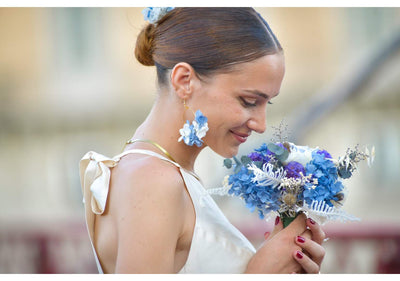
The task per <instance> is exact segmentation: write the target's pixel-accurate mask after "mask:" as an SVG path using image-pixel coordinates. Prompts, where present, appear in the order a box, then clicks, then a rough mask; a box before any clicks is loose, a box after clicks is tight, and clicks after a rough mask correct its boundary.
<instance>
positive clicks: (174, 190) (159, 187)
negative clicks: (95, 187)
mask: <svg viewBox="0 0 400 281" xmlns="http://www.w3.org/2000/svg"><path fill="white" fill-rule="evenodd" d="M110 185H111V186H110V187H111V193H112V194H113V196H112V197H113V201H114V202H115V201H116V202H115V203H117V204H116V206H117V209H120V208H119V206H120V204H123V203H127V204H129V206H131V208H134V207H135V206H138V205H139V204H143V203H146V202H147V203H149V204H151V205H153V207H154V208H160V207H163V208H165V207H166V206H165V205H168V207H167V208H172V207H179V206H180V205H181V204H179V203H180V201H181V200H182V199H183V198H182V195H183V194H184V190H185V185H184V181H183V179H182V177H181V174H180V172H179V170H178V168H177V167H176V166H175V165H173V164H172V163H169V162H167V161H164V160H161V159H159V158H156V157H153V156H147V155H127V156H125V157H124V158H122V159H121V161H120V163H118V165H117V166H116V167H115V168H113V171H112V173H111V182H110ZM115 211H117V212H118V210H115Z"/></svg>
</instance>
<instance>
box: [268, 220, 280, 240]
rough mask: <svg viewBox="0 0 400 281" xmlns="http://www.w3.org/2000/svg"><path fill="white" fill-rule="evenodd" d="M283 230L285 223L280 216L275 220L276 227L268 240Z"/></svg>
mask: <svg viewBox="0 0 400 281" xmlns="http://www.w3.org/2000/svg"><path fill="white" fill-rule="evenodd" d="M282 229H283V223H282V220H281V218H280V217H279V216H277V217H276V219H275V227H274V229H273V230H272V232H271V234H270V235H269V237H268V238H272V237H274V235H275V234H277V233H278V232H279V231H281V230H282Z"/></svg>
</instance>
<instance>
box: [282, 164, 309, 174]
mask: <svg viewBox="0 0 400 281" xmlns="http://www.w3.org/2000/svg"><path fill="white" fill-rule="evenodd" d="M285 171H286V177H288V178H300V177H301V176H300V172H301V173H302V174H303V175H305V173H306V170H305V169H304V167H303V165H301V164H300V163H299V162H296V161H291V162H289V163H288V164H287V165H286V166H285Z"/></svg>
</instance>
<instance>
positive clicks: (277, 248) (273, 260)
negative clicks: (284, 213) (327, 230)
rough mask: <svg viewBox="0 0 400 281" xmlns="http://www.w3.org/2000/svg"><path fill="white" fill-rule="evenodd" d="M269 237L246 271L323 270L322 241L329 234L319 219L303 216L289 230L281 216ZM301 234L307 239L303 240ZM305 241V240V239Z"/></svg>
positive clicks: (308, 271) (295, 271)
mask: <svg viewBox="0 0 400 281" xmlns="http://www.w3.org/2000/svg"><path fill="white" fill-rule="evenodd" d="M307 228H309V229H307ZM266 236H267V237H266V238H267V240H266V241H265V242H264V243H263V244H262V245H261V247H260V249H259V250H258V251H257V253H256V254H255V255H254V256H253V258H252V259H251V260H250V262H249V264H248V266H247V270H246V272H248V273H301V272H307V273H313V272H319V268H320V265H321V262H322V259H323V257H324V254H325V250H324V249H323V248H322V247H321V245H320V244H322V242H323V240H324V238H325V234H324V232H323V231H322V229H321V228H320V226H319V225H317V224H316V223H315V222H313V221H311V220H310V219H307V220H306V216H305V215H304V214H301V215H299V216H298V217H297V218H296V219H295V220H294V221H293V222H292V223H291V224H290V225H289V226H288V227H286V228H285V229H284V228H283V224H282V222H281V220H280V219H279V217H278V218H277V221H276V225H275V228H274V230H273V232H272V233H271V234H267V235H266ZM298 236H300V237H302V238H303V239H301V238H300V239H299V238H298ZM303 240H304V242H301V241H303ZM303 250H304V252H303ZM298 253H299V254H298ZM301 254H302V257H301V258H300V257H299V256H300V255H301ZM298 255H299V256H298ZM308 255H309V256H308Z"/></svg>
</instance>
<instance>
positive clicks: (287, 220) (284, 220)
mask: <svg viewBox="0 0 400 281" xmlns="http://www.w3.org/2000/svg"><path fill="white" fill-rule="evenodd" d="M297 216H298V215H296V216H295V217H289V216H288V215H286V214H281V219H282V223H283V228H286V227H287V226H288V225H289V224H290V223H291V222H292V221H294V220H295V219H296V218H297Z"/></svg>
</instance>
